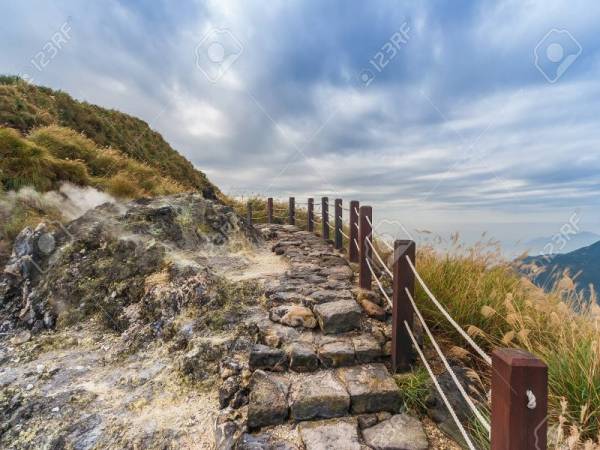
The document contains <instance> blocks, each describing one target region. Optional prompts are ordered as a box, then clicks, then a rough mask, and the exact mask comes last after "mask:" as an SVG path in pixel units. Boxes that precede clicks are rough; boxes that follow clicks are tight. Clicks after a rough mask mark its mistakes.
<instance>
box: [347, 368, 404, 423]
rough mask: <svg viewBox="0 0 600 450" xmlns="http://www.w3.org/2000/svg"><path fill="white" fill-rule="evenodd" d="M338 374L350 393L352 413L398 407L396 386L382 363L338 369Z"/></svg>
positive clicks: (393, 409) (394, 410) (395, 409)
mask: <svg viewBox="0 0 600 450" xmlns="http://www.w3.org/2000/svg"><path fill="white" fill-rule="evenodd" d="M338 376H339V377H340V379H341V380H342V381H343V382H344V384H345V386H346V389H347V390H348V393H349V394H350V399H351V402H352V413H353V414H364V413H372V412H378V411H389V412H393V413H395V412H398V410H399V409H400V406H401V397H400V392H399V391H398V386H397V385H396V382H395V381H394V379H393V378H392V377H391V376H390V374H389V373H388V371H387V369H386V368H385V366H384V365H383V364H367V365H364V366H354V367H348V368H342V369H338Z"/></svg>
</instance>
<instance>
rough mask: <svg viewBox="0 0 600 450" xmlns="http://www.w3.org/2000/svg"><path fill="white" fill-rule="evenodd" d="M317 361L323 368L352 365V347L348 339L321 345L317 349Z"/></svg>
mask: <svg viewBox="0 0 600 450" xmlns="http://www.w3.org/2000/svg"><path fill="white" fill-rule="evenodd" d="M319 360H320V361H321V364H323V367H328V368H331V367H343V366H351V365H353V364H354V361H355V360H354V345H352V341H350V339H340V340H335V341H331V342H325V343H322V344H321V346H320V347H319Z"/></svg>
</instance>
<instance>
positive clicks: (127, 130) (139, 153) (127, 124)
mask: <svg viewBox="0 0 600 450" xmlns="http://www.w3.org/2000/svg"><path fill="white" fill-rule="evenodd" d="M0 125H1V126H4V127H9V128H13V129H16V130H18V131H20V132H21V133H22V134H28V133H30V132H31V131H32V130H34V129H35V128H38V127H44V126H49V125H58V126H61V127H65V128H69V129H71V130H73V131H75V132H77V133H82V134H84V135H85V136H86V137H88V138H89V139H90V140H91V141H92V142H93V143H95V144H96V146H97V147H98V148H100V149H103V148H105V147H106V148H108V147H110V148H112V149H117V150H119V151H120V152H121V153H122V154H123V155H124V156H128V157H130V158H132V159H134V160H137V161H138V162H142V163H144V164H146V165H147V166H148V167H151V168H154V169H156V170H157V171H158V172H159V173H160V174H162V175H163V176H166V177H168V178H170V179H172V180H174V181H176V182H177V183H179V184H180V185H181V186H183V187H184V188H187V190H199V191H201V192H202V193H203V194H204V196H205V197H207V198H215V197H216V196H217V195H218V194H219V190H218V189H217V188H216V187H215V186H214V185H213V184H211V183H210V182H209V181H208V180H207V178H206V176H205V175H204V174H203V173H202V172H200V171H199V170H196V169H195V168H194V167H193V165H192V164H191V163H190V162H189V161H188V160H187V159H185V158H184V157H183V156H181V155H180V154H179V153H177V152H176V151H175V150H174V149H173V148H172V147H171V146H170V145H169V144H168V143H167V142H166V141H165V140H164V139H163V138H162V136H161V135H160V134H159V133H157V132H156V131H153V130H152V129H151V128H150V127H149V126H148V124H147V123H146V122H144V121H143V120H140V119H137V118H135V117H132V116H129V115H127V114H124V113H121V112H119V111H115V110H109V109H105V108H101V107H99V106H96V105H91V104H89V103H86V102H79V101H77V100H74V99H73V98H71V97H70V96H69V95H68V94H66V93H64V92H60V91H54V90H52V89H49V88H46V87H40V86H34V85H30V84H28V83H25V82H24V81H23V80H21V79H20V78H18V77H7V76H1V77H0Z"/></svg>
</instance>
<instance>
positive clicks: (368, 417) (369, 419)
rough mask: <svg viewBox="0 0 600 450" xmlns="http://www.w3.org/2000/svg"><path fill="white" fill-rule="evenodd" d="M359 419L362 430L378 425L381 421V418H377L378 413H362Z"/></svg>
mask: <svg viewBox="0 0 600 450" xmlns="http://www.w3.org/2000/svg"><path fill="white" fill-rule="evenodd" d="M357 419H358V428H360V429H361V430H364V429H365V428H370V427H372V426H374V425H377V422H379V420H377V414H361V415H360V416H358V417H357Z"/></svg>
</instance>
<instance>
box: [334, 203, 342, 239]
mask: <svg viewBox="0 0 600 450" xmlns="http://www.w3.org/2000/svg"><path fill="white" fill-rule="evenodd" d="M334 211H335V248H336V249H338V250H341V249H342V247H343V246H344V241H343V240H342V199H341V198H336V199H335V209H334Z"/></svg>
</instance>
